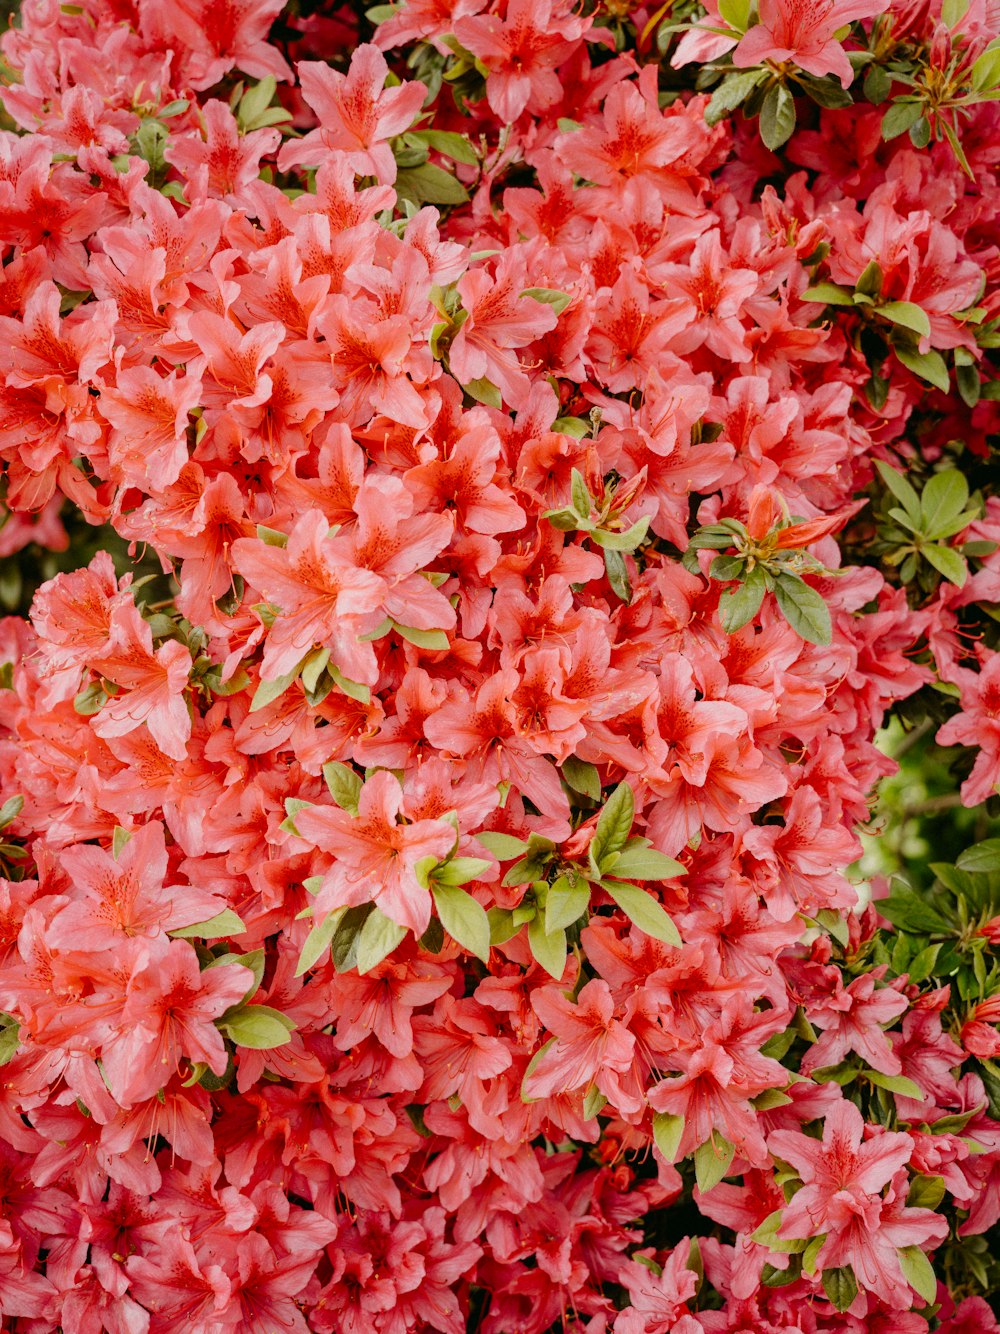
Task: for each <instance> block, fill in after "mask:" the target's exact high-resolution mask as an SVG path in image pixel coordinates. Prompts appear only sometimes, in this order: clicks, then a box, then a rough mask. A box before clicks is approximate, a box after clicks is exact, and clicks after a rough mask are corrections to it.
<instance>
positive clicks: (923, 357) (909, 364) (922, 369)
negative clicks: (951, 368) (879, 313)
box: [893, 344, 951, 394]
mask: <svg viewBox="0 0 1000 1334" xmlns="http://www.w3.org/2000/svg"><path fill="white" fill-rule="evenodd" d="M893 350H894V351H895V353H896V357H897V359H898V360H899V361H901V362H902V363H903V365H904V366H905V367H906V369H907V370H910V371H912V372H913V374H914V375H916V376H918V377H919V378H920V379H921V380H926V381H927V383H928V384H932V385H933V386H934V388H935V389H940V390H941V392H942V393H943V394H946V393H947V392H948V390H949V389H950V388H951V380H950V379H949V377H948V367H947V366H946V365H945V360H944V357H942V355H941V353H940V352H935V351H934V349H933V348H931V350H930V351H929V352H917V351H916V350H915V349H914V348H910V347H905V346H900V345H898V344H894V345H893Z"/></svg>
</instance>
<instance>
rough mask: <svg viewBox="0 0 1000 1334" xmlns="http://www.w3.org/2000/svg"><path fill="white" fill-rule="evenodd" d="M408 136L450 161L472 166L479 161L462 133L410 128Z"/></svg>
mask: <svg viewBox="0 0 1000 1334" xmlns="http://www.w3.org/2000/svg"><path fill="white" fill-rule="evenodd" d="M409 133H410V138H412V139H419V141H420V142H421V143H424V144H426V145H427V146H428V148H433V149H434V151H435V153H440V154H441V156H442V157H447V158H451V160H452V162H461V163H463V164H464V165H465V166H467V167H474V166H476V164H477V163H478V162H479V155H478V153H477V152H476V150H475V149H474V148H473V146H472V144H471V143H470V142H469V140H468V138H467V136H466V135H464V134H456V133H455V131H454V130H410V132H409Z"/></svg>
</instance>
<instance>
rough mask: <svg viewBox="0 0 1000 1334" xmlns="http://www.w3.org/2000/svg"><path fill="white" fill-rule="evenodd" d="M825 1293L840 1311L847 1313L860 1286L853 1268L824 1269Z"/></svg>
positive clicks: (847, 1266) (845, 1266)
mask: <svg viewBox="0 0 1000 1334" xmlns="http://www.w3.org/2000/svg"><path fill="white" fill-rule="evenodd" d="M823 1291H824V1292H825V1293H826V1295H827V1297H828V1298H829V1300H830V1302H831V1303H832V1304H833V1306H834V1307H835V1308H836V1309H837V1310H838V1311H846V1310H847V1308H848V1307H849V1306H850V1305H851V1303H852V1302H853V1301H854V1299H855V1297H856V1296H857V1295H858V1284H857V1280H856V1279H855V1277H854V1270H853V1269H852V1268H851V1266H850V1265H844V1266H843V1267H842V1268H840V1269H824V1270H823Z"/></svg>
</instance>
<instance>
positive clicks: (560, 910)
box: [545, 875, 590, 934]
mask: <svg viewBox="0 0 1000 1334" xmlns="http://www.w3.org/2000/svg"><path fill="white" fill-rule="evenodd" d="M589 907H590V885H589V884H588V883H587V881H586V880H578V881H577V882H576V883H575V884H573V883H572V882H571V881H570V879H569V877H568V876H565V875H561V876H560V877H559V879H558V880H555V881H553V883H552V884H551V885H549V887H548V889H547V890H546V893H545V930H546V931H547V932H549V933H550V934H551V933H552V932H553V931H560V930H562V929H563V928H565V927H567V926H572V925H573V923H574V922H577V921H579V919H580V918H581V917H582V916H583V914H584V913H585V912H586V911H587V909H588V908H589Z"/></svg>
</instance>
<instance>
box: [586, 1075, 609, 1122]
mask: <svg viewBox="0 0 1000 1334" xmlns="http://www.w3.org/2000/svg"><path fill="white" fill-rule="evenodd" d="M607 1101H608V1100H607V1098H606V1097H605V1096H604V1094H603V1093H602V1092H601V1090H600V1089H599V1088H598V1087H597V1085H596V1084H591V1085H590V1087H589V1088H588V1089H587V1092H586V1093H585V1094H584V1095H583V1119H584V1120H585V1121H593V1119H594V1117H595V1116H597V1114H598V1113H599V1112H600V1111H601V1110H602V1109H603V1108H604V1107H605V1106H606V1105H607Z"/></svg>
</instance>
